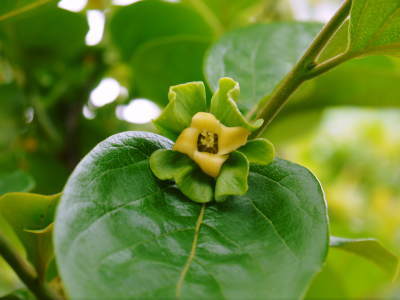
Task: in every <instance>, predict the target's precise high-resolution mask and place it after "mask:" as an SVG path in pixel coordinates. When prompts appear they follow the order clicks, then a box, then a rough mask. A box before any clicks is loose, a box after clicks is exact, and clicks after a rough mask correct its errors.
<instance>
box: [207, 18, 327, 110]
mask: <svg viewBox="0 0 400 300" xmlns="http://www.w3.org/2000/svg"><path fill="white" fill-rule="evenodd" d="M320 29H321V24H317V23H300V22H290V23H289V22H288V23H271V24H258V25H252V26H249V27H245V28H241V29H238V30H235V31H232V32H230V33H227V34H226V35H224V36H223V37H222V38H221V39H220V40H219V41H217V42H216V43H215V44H214V45H213V46H212V47H211V49H210V51H209V53H208V56H207V58H206V61H205V68H204V72H205V77H206V79H207V81H208V83H209V85H210V86H211V88H212V90H216V89H217V87H218V80H219V78H221V77H231V78H234V79H235V80H236V81H238V82H239V83H240V88H241V98H240V99H239V102H238V103H239V107H240V108H242V109H245V110H249V109H250V108H251V107H252V106H254V105H255V104H257V103H258V101H260V100H261V99H262V98H263V97H265V96H267V95H269V94H270V93H271V92H272V90H273V89H274V88H275V86H276V85H277V84H278V83H279V82H280V81H281V80H282V79H283V77H284V76H285V75H286V74H287V73H288V72H289V71H290V70H291V69H292V67H293V66H294V64H295V63H296V62H297V60H298V59H299V58H300V57H301V55H302V54H303V52H304V51H305V50H306V49H307V47H308V46H309V45H310V43H311V41H312V40H313V38H314V36H315V35H316V34H317V33H318V32H319V30H320Z"/></svg>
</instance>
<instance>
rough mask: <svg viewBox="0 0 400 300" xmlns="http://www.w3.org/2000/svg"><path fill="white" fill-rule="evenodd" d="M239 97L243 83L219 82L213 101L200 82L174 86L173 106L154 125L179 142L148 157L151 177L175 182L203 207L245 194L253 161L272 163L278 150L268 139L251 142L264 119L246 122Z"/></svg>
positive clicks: (171, 97)
mask: <svg viewBox="0 0 400 300" xmlns="http://www.w3.org/2000/svg"><path fill="white" fill-rule="evenodd" d="M238 97H239V84H238V83H237V82H235V81H234V80H233V79H231V78H221V79H220V80H219V87H218V89H217V90H216V92H215V93H214V95H213V96H212V98H211V101H210V102H208V101H207V99H206V90H205V86H204V84H203V83H202V82H189V83H185V84H180V85H176V86H172V87H171V88H170V90H169V93H168V98H169V103H168V105H167V106H166V107H165V109H164V111H163V112H162V114H161V115H160V116H159V117H158V118H157V119H156V120H155V121H154V125H155V126H156V127H157V128H158V129H159V131H160V133H161V134H162V135H164V136H166V137H168V138H170V139H171V140H173V141H175V144H173V146H172V149H159V150H157V151H154V152H153V154H152V155H151V156H150V168H151V170H152V172H153V174H154V175H155V176H156V177H157V178H158V179H160V180H169V181H173V182H175V185H176V187H177V188H178V189H179V190H180V191H181V192H182V193H183V194H184V195H185V196H186V197H188V198H189V199H191V200H193V201H195V202H199V203H206V202H210V201H212V200H213V199H215V200H216V201H217V202H221V201H225V200H226V199H227V198H228V197H229V196H234V195H243V194H245V193H246V192H247V189H248V183H247V178H248V175H249V172H250V163H256V164H264V165H265V164H268V163H270V162H271V161H272V160H273V158H274V147H273V145H272V144H271V143H270V142H268V141H267V140H266V139H252V140H250V141H247V138H248V137H249V135H250V133H251V132H253V131H254V130H257V128H259V127H260V126H261V125H262V123H263V121H262V120H257V121H254V122H249V121H248V120H246V118H245V117H244V116H243V115H242V113H241V112H240V110H239V108H238V107H237V104H236V101H237V100H238Z"/></svg>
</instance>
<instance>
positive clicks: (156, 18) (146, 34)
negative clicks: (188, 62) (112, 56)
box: [109, 0, 212, 61]
mask: <svg viewBox="0 0 400 300" xmlns="http://www.w3.org/2000/svg"><path fill="white" fill-rule="evenodd" d="M109 31H110V35H111V39H112V42H113V43H114V44H115V46H117V48H118V50H119V52H120V53H121V56H122V57H123V58H124V59H126V60H127V61H129V60H130V59H131V58H132V56H134V55H135V54H136V51H138V49H139V48H140V47H141V46H143V45H144V44H146V43H148V42H154V41H157V40H169V39H172V40H173V39H176V38H177V37H188V38H190V37H191V38H195V37H197V38H203V39H208V38H209V37H210V35H211V34H212V33H211V29H210V28H209V26H208V25H207V24H206V23H205V21H204V20H203V19H202V18H201V16H199V15H198V14H197V13H196V11H194V10H193V9H191V8H190V7H188V6H186V5H183V4H181V3H169V2H165V1H158V0H152V1H140V2H137V3H134V4H132V5H129V6H125V7H121V8H119V9H118V10H117V11H116V12H115V13H114V14H113V15H112V16H111V20H110V25H109Z"/></svg>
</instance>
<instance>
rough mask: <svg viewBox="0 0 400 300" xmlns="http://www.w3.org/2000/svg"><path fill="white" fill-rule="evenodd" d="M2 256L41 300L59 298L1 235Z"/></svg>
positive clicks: (0, 247)
mask: <svg viewBox="0 0 400 300" xmlns="http://www.w3.org/2000/svg"><path fill="white" fill-rule="evenodd" d="M0 255H1V256H3V258H4V259H5V261H6V262H7V263H8V264H9V265H10V267H11V268H13V270H14V271H15V273H16V274H17V275H18V277H19V278H20V279H21V280H22V282H23V283H25V285H26V286H27V287H28V288H29V289H30V290H31V292H32V293H33V294H34V295H35V296H36V297H37V298H38V299H41V300H55V299H59V297H58V296H57V295H56V294H55V293H54V292H53V291H52V290H51V289H50V288H49V287H48V286H47V285H46V283H45V282H42V281H40V279H39V278H38V276H37V274H36V272H35V270H34V269H33V268H32V266H31V265H29V264H28V263H27V262H26V261H25V260H24V259H23V258H22V257H21V256H20V255H19V254H18V253H16V252H15V250H14V249H13V247H12V246H11V245H10V243H9V242H8V241H7V240H6V239H5V238H4V237H3V236H1V235H0Z"/></svg>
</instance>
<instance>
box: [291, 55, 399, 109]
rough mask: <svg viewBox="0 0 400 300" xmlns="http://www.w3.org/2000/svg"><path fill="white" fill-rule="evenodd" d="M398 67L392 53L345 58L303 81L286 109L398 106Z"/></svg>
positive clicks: (397, 60) (397, 62)
mask: <svg viewBox="0 0 400 300" xmlns="http://www.w3.org/2000/svg"><path fill="white" fill-rule="evenodd" d="M399 67H400V59H398V58H394V57H385V56H370V57H364V58H361V59H355V60H351V61H348V62H346V63H344V64H342V65H340V66H338V67H337V68H335V69H334V70H332V71H331V72H329V73H327V74H324V75H323V76H320V77H318V78H316V79H315V80H312V81H309V82H306V83H305V84H304V85H303V86H302V87H301V88H300V90H299V91H298V92H296V93H295V94H294V95H293V98H292V99H291V103H289V105H288V107H287V109H286V112H289V111H290V112H295V113H296V112H301V111H306V110H309V109H321V108H325V107H328V106H340V105H342V106H343V105H347V106H350V105H351V106H361V107H397V106H399V104H400V102H399V98H398V96H397V95H398V94H399V93H400V86H399V85H398V84H397V83H398V82H399V80H400V73H399ZM366 87H368V88H366Z"/></svg>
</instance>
